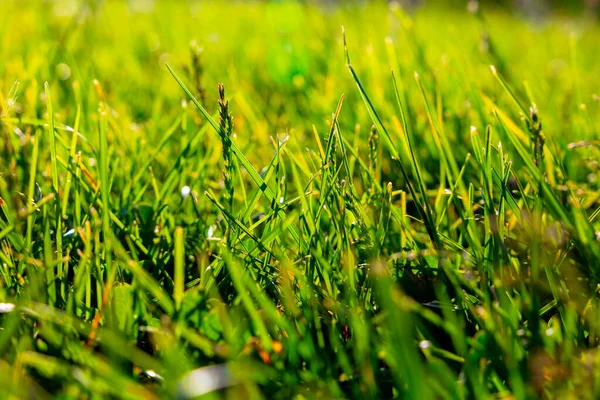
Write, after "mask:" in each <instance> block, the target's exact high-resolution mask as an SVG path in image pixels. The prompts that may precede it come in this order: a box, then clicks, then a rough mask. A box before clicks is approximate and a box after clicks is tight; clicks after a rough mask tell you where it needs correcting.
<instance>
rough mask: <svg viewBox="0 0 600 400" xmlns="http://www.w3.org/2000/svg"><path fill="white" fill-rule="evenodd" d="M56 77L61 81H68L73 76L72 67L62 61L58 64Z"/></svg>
mask: <svg viewBox="0 0 600 400" xmlns="http://www.w3.org/2000/svg"><path fill="white" fill-rule="evenodd" d="M56 77H57V78H58V79H60V80H61V81H66V80H67V79H69V78H70V77H71V68H70V67H69V66H68V65H67V64H64V63H60V64H58V65H57V66H56Z"/></svg>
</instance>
